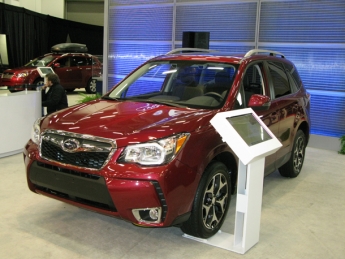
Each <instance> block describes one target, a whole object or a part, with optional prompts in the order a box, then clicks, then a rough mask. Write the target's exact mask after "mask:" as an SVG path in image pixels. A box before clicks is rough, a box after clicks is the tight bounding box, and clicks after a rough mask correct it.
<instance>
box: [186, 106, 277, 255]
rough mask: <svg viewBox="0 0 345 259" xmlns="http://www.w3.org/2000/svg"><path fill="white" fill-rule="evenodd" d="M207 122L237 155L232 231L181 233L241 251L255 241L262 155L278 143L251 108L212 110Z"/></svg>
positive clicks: (270, 152) (260, 195)
mask: <svg viewBox="0 0 345 259" xmlns="http://www.w3.org/2000/svg"><path fill="white" fill-rule="evenodd" d="M211 124H212V125H213V127H214V128H215V129H216V130H217V131H218V133H219V134H220V135H221V136H222V138H223V141H224V142H226V143H227V144H228V145H229V146H230V147H231V149H232V150H233V151H234V152H235V154H236V155H237V156H238V158H239V160H240V161H239V167H238V183H237V199H236V215H235V217H236V218H235V233H234V235H231V234H228V233H225V232H222V231H219V232H218V233H217V234H216V235H214V236H212V237H210V238H208V239H201V238H195V237H193V236H189V235H186V234H185V235H183V236H184V237H187V238H190V239H193V240H196V241H199V242H203V243H205V244H209V245H213V246H216V247H220V248H223V249H226V250H229V251H233V252H236V253H240V254H244V253H245V252H246V251H248V250H249V249H250V248H251V247H253V246H254V245H255V244H256V243H257V242H259V234H260V219H261V204H262V190H263V178H264V166H265V157H266V156H268V155H270V154H273V153H274V152H276V151H277V150H278V149H279V148H280V147H281V146H282V145H281V143H280V142H279V140H278V139H277V138H276V137H275V136H274V134H273V133H272V132H271V131H270V130H269V129H268V128H267V126H266V125H265V124H264V123H263V121H262V120H261V119H260V118H259V117H258V116H257V115H256V113H255V112H254V111H253V110H252V109H251V108H247V109H242V110H235V111H228V112H222V113H218V114H216V115H215V116H214V117H213V118H212V120H211Z"/></svg>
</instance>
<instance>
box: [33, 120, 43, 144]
mask: <svg viewBox="0 0 345 259" xmlns="http://www.w3.org/2000/svg"><path fill="white" fill-rule="evenodd" d="M41 120H42V118H38V119H37V120H36V121H35V123H34V125H33V126H32V129H31V140H32V141H33V142H34V143H36V144H37V145H38V144H39V142H40V134H41Z"/></svg>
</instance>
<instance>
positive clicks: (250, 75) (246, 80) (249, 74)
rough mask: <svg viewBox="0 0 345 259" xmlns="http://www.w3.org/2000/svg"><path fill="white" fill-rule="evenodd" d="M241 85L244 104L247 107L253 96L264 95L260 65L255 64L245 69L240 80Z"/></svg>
mask: <svg viewBox="0 0 345 259" xmlns="http://www.w3.org/2000/svg"><path fill="white" fill-rule="evenodd" d="M242 85H243V88H244V98H245V100H244V103H246V104H247V105H248V102H249V99H250V97H251V96H252V95H253V94H262V95H264V94H266V93H265V91H264V89H265V85H264V78H263V64H262V63H255V64H252V65H250V66H249V67H248V68H247V70H246V72H245V74H244V77H243V80H242Z"/></svg>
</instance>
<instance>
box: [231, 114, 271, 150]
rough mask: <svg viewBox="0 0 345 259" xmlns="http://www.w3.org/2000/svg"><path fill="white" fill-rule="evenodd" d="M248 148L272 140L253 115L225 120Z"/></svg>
mask: <svg viewBox="0 0 345 259" xmlns="http://www.w3.org/2000/svg"><path fill="white" fill-rule="evenodd" d="M226 119H227V120H228V122H229V123H230V124H231V125H232V127H233V128H234V129H235V130H236V131H237V133H238V134H239V135H240V136H241V137H242V139H243V140H244V141H245V142H246V143H247V145H248V146H253V145H256V144H259V143H261V142H264V141H266V140H270V139H272V137H271V136H270V135H269V134H268V133H267V132H266V130H265V129H264V128H263V127H262V126H261V125H260V123H259V122H258V121H257V120H256V118H255V117H254V116H253V114H251V113H249V114H244V115H240V116H235V117H228V118H226Z"/></svg>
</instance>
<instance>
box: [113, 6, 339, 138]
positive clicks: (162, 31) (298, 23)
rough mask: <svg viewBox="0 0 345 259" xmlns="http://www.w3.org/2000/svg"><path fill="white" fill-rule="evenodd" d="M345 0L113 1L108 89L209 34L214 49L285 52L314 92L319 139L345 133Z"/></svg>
mask: <svg viewBox="0 0 345 259" xmlns="http://www.w3.org/2000/svg"><path fill="white" fill-rule="evenodd" d="M344 14H345V1H344V0H319V1H295V0H286V1H272V0H269V1H268V0H267V1H265V0H261V1H259V0H253V1H243V2H240V1H237V2H236V1H209V0H207V1H196V0H175V1H174V0H131V1H127V0H109V46H108V47H109V51H108V52H109V53H108V61H109V64H108V74H109V83H108V88H111V87H112V86H113V85H114V84H115V83H117V82H119V80H121V79H122V78H123V77H124V76H125V75H126V74H127V73H129V72H130V71H132V70H133V69H134V68H135V67H137V66H138V65H139V64H141V63H143V62H144V61H146V60H147V59H149V58H151V57H153V56H157V55H160V54H164V53H166V52H168V51H170V50H171V49H172V48H178V47H181V45H182V42H181V41H182V32H183V31H209V32H210V48H212V49H218V50H223V51H230V52H234V53H239V52H242V53H243V52H247V51H248V50H250V49H252V48H256V47H259V48H265V49H273V50H277V51H279V52H283V53H284V54H285V55H286V57H287V58H288V59H290V60H292V61H293V62H294V63H295V64H296V66H297V69H298V70H299V72H300V75H301V77H302V80H303V82H304V84H305V86H306V88H307V89H308V91H309V92H310V93H311V94H312V98H311V119H312V128H311V131H312V133H313V134H319V135H324V136H333V137H339V136H342V135H345V116H344V114H345V15H344Z"/></svg>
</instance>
